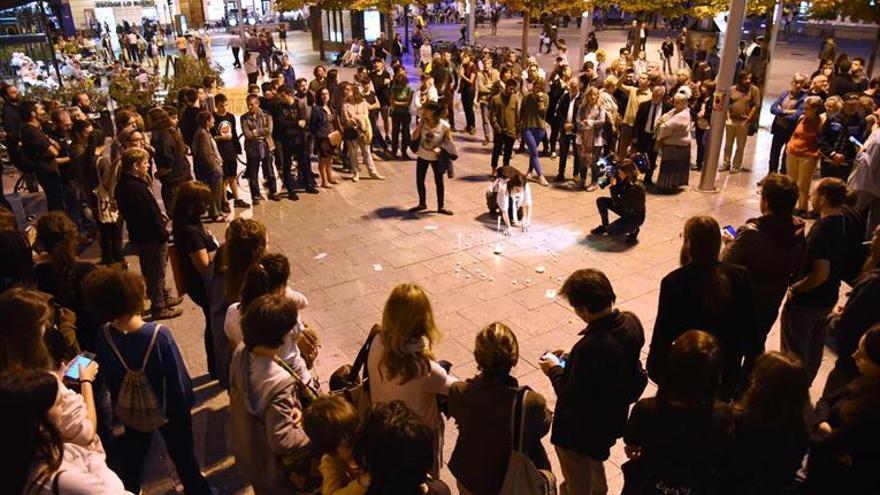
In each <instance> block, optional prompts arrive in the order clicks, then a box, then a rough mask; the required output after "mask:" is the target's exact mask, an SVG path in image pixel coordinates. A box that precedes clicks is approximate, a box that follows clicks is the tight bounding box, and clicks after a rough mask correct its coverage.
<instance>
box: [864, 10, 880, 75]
mask: <svg viewBox="0 0 880 495" xmlns="http://www.w3.org/2000/svg"><path fill="white" fill-rule="evenodd" d="M878 56H880V23H878V24H877V37H876V38H875V39H874V49H873V50H871V57H870V58H869V59H868V71H867V75H868V79H870V78H871V76H873V75H874V63H875V62H877V57H878Z"/></svg>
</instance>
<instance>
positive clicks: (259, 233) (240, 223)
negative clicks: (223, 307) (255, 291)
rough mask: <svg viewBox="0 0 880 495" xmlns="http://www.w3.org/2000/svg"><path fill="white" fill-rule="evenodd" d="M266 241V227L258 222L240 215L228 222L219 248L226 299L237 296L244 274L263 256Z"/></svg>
mask: <svg viewBox="0 0 880 495" xmlns="http://www.w3.org/2000/svg"><path fill="white" fill-rule="evenodd" d="M266 242H267V240H266V227H264V226H263V224H261V223H260V222H258V221H256V220H253V219H246V218H240V217H239V218H236V219H235V220H233V221H232V222H230V224H229V228H227V229H226V243H225V244H224V245H223V247H222V248H221V253H222V254H221V256H222V263H221V265H222V269H223V271H224V272H225V277H224V289H225V294H226V300H227V301H229V302H231V301H235V300H236V299H237V298H238V296H239V291H240V290H241V284H242V282H243V281H244V274H245V272H246V271H247V269H248V268H250V266H251V265H253V264H254V263H256V262H257V260H259V259H260V257H261V256H263V253H264V252H265V251H266Z"/></svg>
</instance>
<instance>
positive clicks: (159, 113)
mask: <svg viewBox="0 0 880 495" xmlns="http://www.w3.org/2000/svg"><path fill="white" fill-rule="evenodd" d="M147 120H148V121H149V122H150V130H151V131H152V132H154V133H162V132H167V133H169V134H171V136H172V137H173V138H174V144H175V145H176V147H177V153H178V154H181V155H186V143H184V142H183V135H182V134H181V133H180V129H178V128H177V126H176V125H175V124H174V121H173V120H171V115H169V114H168V112H167V111H166V110H165V109H164V108H161V107H156V108H153V109H151V110H150V113H148V114H147Z"/></svg>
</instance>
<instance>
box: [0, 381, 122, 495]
mask: <svg viewBox="0 0 880 495" xmlns="http://www.w3.org/2000/svg"><path fill="white" fill-rule="evenodd" d="M62 387H63V386H62V385H61V383H59V382H58V380H57V378H56V377H53V376H52V375H51V374H50V373H47V372H45V371H39V370H28V371H14V372H7V373H3V374H0V401H2V403H3V404H6V405H11V404H15V407H4V408H3V409H2V411H0V420H2V421H3V426H4V429H5V431H4V433H3V436H2V437H0V449H2V450H3V452H4V461H3V462H2V463H0V479H2V480H3V490H4V493H9V494H14V495H19V494H27V495H79V494H83V493H88V494H92V495H118V494H129V492H127V491H125V490H124V488H123V487H122V482H121V481H120V480H119V477H118V476H116V473H114V472H113V471H111V470H110V468H109V467H107V463H106V461H105V459H104V452H103V451H100V452H99V451H94V450H89V449H86V448H83V447H82V446H80V445H77V444H73V443H68V440H67V439H65V438H64V434H63V430H64V428H65V424H64V420H65V417H64V414H63V412H62V409H63V403H64V399H63V397H64V393H63V392H62ZM129 495H130V494H129Z"/></svg>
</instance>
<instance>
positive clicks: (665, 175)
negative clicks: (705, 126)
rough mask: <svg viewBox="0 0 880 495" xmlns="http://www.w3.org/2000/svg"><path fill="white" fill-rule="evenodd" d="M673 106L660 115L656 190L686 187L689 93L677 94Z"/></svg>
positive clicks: (688, 149)
mask: <svg viewBox="0 0 880 495" xmlns="http://www.w3.org/2000/svg"><path fill="white" fill-rule="evenodd" d="M673 105H674V106H673V108H672V110H670V111H668V112H666V113H665V114H664V115H663V116H662V117H660V122H659V124H658V125H657V131H656V133H655V136H657V146H658V147H659V148H660V155H661V159H660V174H659V176H658V177H657V189H660V190H665V191H671V190H675V189H678V188H679V187H681V186H686V185H687V184H688V175H689V173H690V162H691V114H690V111H689V110H688V98H687V95H684V94H681V93H679V94H676V95H675V97H674V98H673Z"/></svg>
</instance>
